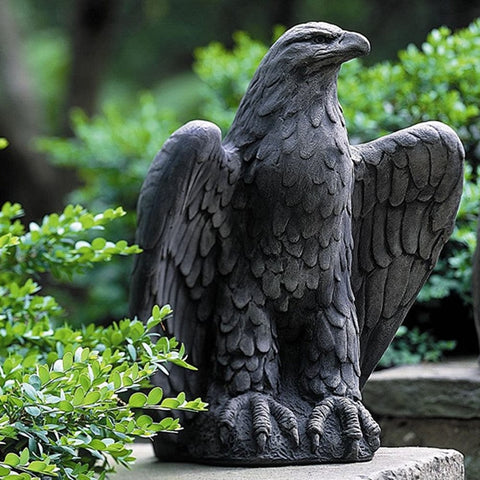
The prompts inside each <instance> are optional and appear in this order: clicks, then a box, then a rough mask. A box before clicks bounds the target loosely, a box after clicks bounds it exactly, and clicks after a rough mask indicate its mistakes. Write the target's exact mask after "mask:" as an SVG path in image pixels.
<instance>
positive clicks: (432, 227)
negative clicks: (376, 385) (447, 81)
mask: <svg viewBox="0 0 480 480" xmlns="http://www.w3.org/2000/svg"><path fill="white" fill-rule="evenodd" d="M352 158H353V160H354V165H355V186H354V192H353V198H352V210H353V227H352V230H353V239H354V255H353V265H352V286H353V290H354V294H355V304H356V309H357V314H358V322H359V327H360V332H361V336H360V367H361V372H362V376H361V382H360V383H361V387H363V385H364V384H365V382H366V380H367V379H368V377H369V376H370V374H371V373H372V371H373V369H374V368H375V366H376V364H377V363H378V361H379V360H380V358H381V356H382V354H383V352H384V351H385V350H386V348H387V347H388V345H389V344H390V342H391V341H392V339H393V337H394V336H395V332H396V331H397V329H398V327H399V326H400V324H401V323H402V321H403V319H404V318H405V315H406V314H407V312H408V310H409V308H410V307H411V305H412V304H413V302H414V301H415V298H416V297H417V294H418V292H419V291H420V289H421V288H422V286H423V284H424V283H425V281H426V280H427V278H428V276H429V274H430V272H431V271H432V269H433V267H434V266H435V263H436V261H437V259H438V256H439V254H440V251H441V249H442V247H443V245H444V243H445V242H446V241H447V240H448V238H449V236H450V234H451V232H452V230H453V227H454V221H455V215H456V212H457V209H458V205H459V202H460V197H461V191H462V182H463V158H464V151H463V146H462V144H461V142H460V140H459V139H458V137H457V135H456V134H455V132H454V131H453V130H452V129H450V128H449V127H447V126H446V125H444V124H442V123H439V122H427V123H421V124H418V125H415V126H413V127H410V128H407V129H404V130H401V131H399V132H396V133H393V134H391V135H387V136H385V137H382V138H380V139H378V140H375V141H372V142H369V143H366V144H363V145H358V146H355V147H352Z"/></svg>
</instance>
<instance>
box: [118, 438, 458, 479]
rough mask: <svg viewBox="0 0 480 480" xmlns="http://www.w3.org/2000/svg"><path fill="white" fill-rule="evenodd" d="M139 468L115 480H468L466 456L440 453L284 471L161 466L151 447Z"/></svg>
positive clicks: (399, 451) (410, 451)
mask: <svg viewBox="0 0 480 480" xmlns="http://www.w3.org/2000/svg"><path fill="white" fill-rule="evenodd" d="M134 455H135V457H136V458H137V463H136V464H135V466H134V467H133V469H131V470H127V469H125V468H120V469H119V471H118V473H117V474H116V475H113V476H112V480H131V479H132V478H141V479H142V480H159V479H162V480H225V478H228V479H232V480H236V479H238V480H271V479H272V478H275V480H292V478H295V479H296V480H310V479H312V478H314V479H315V480H360V479H362V480H414V479H415V480H463V479H464V466H463V456H462V454H461V453H459V452H457V451H455V450H445V449H438V448H425V447H422V448H418V447H402V448H385V447H382V448H380V449H379V450H378V451H377V452H376V454H375V456H374V458H373V460H371V461H369V462H361V463H342V464H323V465H295V466H284V467H256V468H244V467H221V466H208V465H197V464H191V463H168V462H159V461H158V460H157V459H156V458H155V456H154V453H153V448H152V446H151V445H150V444H148V443H140V444H136V445H135V446H134Z"/></svg>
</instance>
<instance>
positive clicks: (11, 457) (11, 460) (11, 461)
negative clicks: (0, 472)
mask: <svg viewBox="0 0 480 480" xmlns="http://www.w3.org/2000/svg"><path fill="white" fill-rule="evenodd" d="M3 463H6V464H7V465H10V466H11V467H16V466H17V465H19V464H20V457H19V456H18V455H17V454H16V453H7V455H6V457H5V460H4V461H3Z"/></svg>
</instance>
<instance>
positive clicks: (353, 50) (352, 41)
mask: <svg viewBox="0 0 480 480" xmlns="http://www.w3.org/2000/svg"><path fill="white" fill-rule="evenodd" d="M338 46H339V49H340V52H341V60H342V62H348V60H351V59H352V58H357V57H363V56H364V55H368V54H369V53H370V42H369V41H368V40H367V39H366V38H365V37H364V36H363V35H360V34H359V33H356V32H344V33H343V34H342V36H341V37H340V39H339V40H338Z"/></svg>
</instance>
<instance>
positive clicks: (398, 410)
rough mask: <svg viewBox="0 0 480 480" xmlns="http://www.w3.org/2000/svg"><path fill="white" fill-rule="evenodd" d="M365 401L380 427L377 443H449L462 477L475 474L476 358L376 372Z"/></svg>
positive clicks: (478, 431) (479, 377)
mask: <svg viewBox="0 0 480 480" xmlns="http://www.w3.org/2000/svg"><path fill="white" fill-rule="evenodd" d="M363 393H364V401H365V405H366V406H367V407H368V408H369V409H370V410H371V411H372V413H373V415H374V416H375V418H376V420H377V421H378V422H379V424H380V426H381V428H382V444H383V445H386V446H390V447H396V446H409V445H410V446H428V447H438V448H454V449H456V450H458V451H460V452H462V454H463V455H464V456H465V468H466V476H467V479H468V480H478V479H480V367H479V366H478V363H477V361H476V359H468V360H457V361H449V362H445V363H441V364H422V365H411V366H403V367H399V368H393V369H389V370H384V371H382V372H376V373H374V374H373V375H372V377H371V378H370V380H369V382H368V383H367V385H366V387H365V389H364V392H363Z"/></svg>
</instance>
